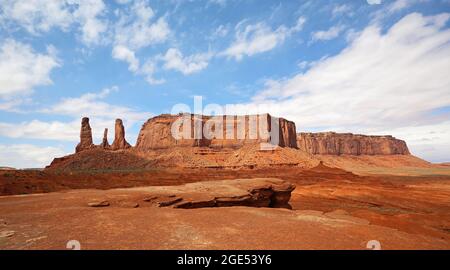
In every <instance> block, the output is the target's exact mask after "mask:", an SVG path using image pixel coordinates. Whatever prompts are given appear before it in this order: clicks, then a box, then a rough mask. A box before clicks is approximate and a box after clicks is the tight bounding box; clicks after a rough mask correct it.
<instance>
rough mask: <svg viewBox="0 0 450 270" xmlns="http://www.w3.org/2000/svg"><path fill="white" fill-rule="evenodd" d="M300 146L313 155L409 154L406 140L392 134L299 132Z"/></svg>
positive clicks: (298, 141)
mask: <svg viewBox="0 0 450 270" xmlns="http://www.w3.org/2000/svg"><path fill="white" fill-rule="evenodd" d="M297 145H298V147H299V148H300V149H301V150H303V151H306V152H308V153H310V154H313V155H354V156H360V155H409V154H410V152H409V150H408V147H407V146H406V142H405V141H403V140H399V139H396V138H394V137H392V136H390V135H386V136H367V135H360V134H352V133H336V132H321V133H299V134H298V135H297Z"/></svg>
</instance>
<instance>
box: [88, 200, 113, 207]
mask: <svg viewBox="0 0 450 270" xmlns="http://www.w3.org/2000/svg"><path fill="white" fill-rule="evenodd" d="M88 206H90V207H107V206H109V202H108V201H94V202H90V203H88Z"/></svg>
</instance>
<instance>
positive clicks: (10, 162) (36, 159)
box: [0, 144, 67, 168]
mask: <svg viewBox="0 0 450 270" xmlns="http://www.w3.org/2000/svg"><path fill="white" fill-rule="evenodd" d="M0 153H2V154H1V155H0V166H8V167H14V168H42V167H44V166H46V165H48V164H50V162H51V161H52V160H53V158H54V157H60V156H63V155H65V154H67V153H66V152H65V151H64V150H63V149H61V148H59V147H39V146H35V145H30V144H13V145H1V144H0Z"/></svg>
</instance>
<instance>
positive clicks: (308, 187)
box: [0, 165, 450, 249]
mask: <svg viewBox="0 0 450 270" xmlns="http://www.w3.org/2000/svg"><path fill="white" fill-rule="evenodd" d="M5 173H7V174H8V173H9V174H12V172H11V171H9V172H5ZM23 173H28V174H30V172H23ZM40 173H42V174H43V175H42V176H37V175H36V176H35V177H36V178H38V177H42V178H40V180H38V181H29V180H25V179H24V178H23V175H22V176H21V177H18V178H16V180H13V182H16V183H17V182H19V183H20V182H22V181H25V183H28V184H26V185H25V186H24V189H22V191H26V190H27V189H26V188H25V187H26V186H35V187H36V186H42V185H43V184H44V183H46V182H45V177H49V172H40ZM36 174H37V173H36ZM271 174H272V175H273V176H277V177H278V178H283V179H285V180H277V179H273V178H272V179H247V180H246V179H242V180H238V181H236V180H232V179H236V178H240V176H246V175H248V176H250V175H253V176H254V177H255V176H258V175H271ZM99 175H100V176H99V177H96V175H95V174H78V175H77V174H72V175H69V174H67V175H66V176H65V177H64V175H59V177H61V178H57V177H56V176H53V177H54V178H53V179H54V180H52V181H53V182H56V183H59V185H60V186H58V190H61V191H58V192H52V193H44V194H28V195H12V196H11V195H10V196H2V197H0V219H1V220H0V249H65V248H66V244H67V242H68V241H69V240H77V241H79V242H80V244H81V248H82V249H142V248H143V249H366V245H367V242H368V241H370V240H377V241H379V242H380V244H381V248H382V249H450V234H449V232H450V214H449V213H450V177H448V176H437V175H436V176H420V177H419V176H417V177H412V176H358V175H354V174H352V173H349V172H345V171H342V170H339V169H333V168H329V167H326V166H324V165H319V166H317V167H315V168H313V169H310V170H296V169H293V168H290V169H286V170H285V171H274V170H261V171H258V170H247V171H245V170H244V171H223V170H219V171H217V170H216V171H209V170H207V169H204V170H196V171H192V172H182V171H173V172H171V171H170V170H165V171H163V172H155V171H152V172H147V173H143V172H140V173H133V172H128V173H126V172H120V173H118V172H116V173H113V172H111V173H108V174H99ZM105 175H106V176H107V178H103V177H104V176H105ZM140 175H141V177H142V178H140ZM142 175H143V176H142ZM248 176H247V177H248ZM1 177H2V182H7V181H9V180H7V178H8V177H9V176H8V177H5V176H4V175H2V176H1ZM108 178H111V180H108ZM220 178H225V179H230V180H219V181H217V180H215V179H220ZM62 179H64V181H63V180H62ZM209 180H214V181H209ZM145 181H147V182H145ZM183 181H191V182H195V183H192V184H184V185H180V183H183ZM151 183H152V184H154V185H157V186H147V187H134V188H117V187H119V186H120V185H122V186H124V187H126V186H133V185H149V184H151ZM184 183H185V182H184ZM289 183H291V184H289ZM114 185H115V186H114ZM167 185H172V186H167ZM293 185H295V186H296V188H295V189H293V187H294V186H293ZM48 187H50V186H48ZM83 187H84V188H93V187H95V188H112V187H116V188H113V189H108V190H98V189H73V188H83ZM53 188H57V187H56V186H53ZM10 191H12V190H10ZM17 191H18V190H17ZM30 191H32V190H30ZM41 192H42V191H41ZM280 192H281V193H280ZM22 193H23V192H22ZM16 194H17V193H16ZM288 194H290V196H287V195H288ZM274 198H280V199H281V202H282V203H281V205H284V206H286V204H285V203H286V202H287V201H288V202H289V205H290V207H291V208H292V209H289V207H287V208H284V207H283V208H273V207H276V206H277V205H278V206H280V205H279V204H278V203H274V202H275V201H276V200H275V201H274V200H273V199H274ZM278 202H280V201H278ZM183 205H184V206H189V207H182V206H183ZM243 205H245V206H243ZM193 206H195V207H193ZM278 206H277V207H278Z"/></svg>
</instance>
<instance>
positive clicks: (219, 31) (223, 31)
mask: <svg viewBox="0 0 450 270" xmlns="http://www.w3.org/2000/svg"><path fill="white" fill-rule="evenodd" d="M229 31H230V29H229V27H228V26H226V25H223V24H221V25H219V26H218V27H217V28H216V29H215V30H214V32H213V33H212V35H211V39H216V38H222V37H225V36H226V35H228V32H229Z"/></svg>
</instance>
